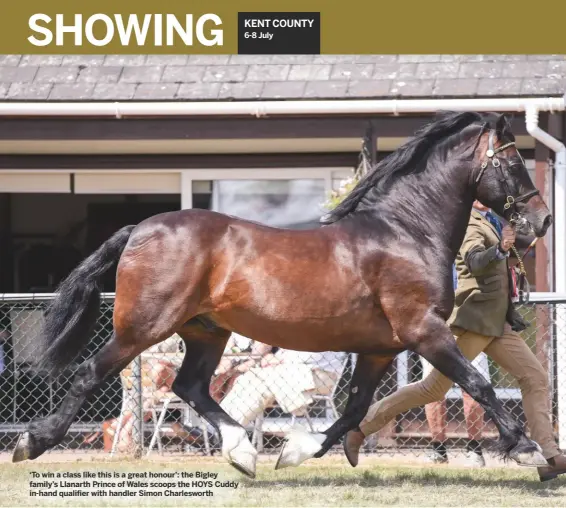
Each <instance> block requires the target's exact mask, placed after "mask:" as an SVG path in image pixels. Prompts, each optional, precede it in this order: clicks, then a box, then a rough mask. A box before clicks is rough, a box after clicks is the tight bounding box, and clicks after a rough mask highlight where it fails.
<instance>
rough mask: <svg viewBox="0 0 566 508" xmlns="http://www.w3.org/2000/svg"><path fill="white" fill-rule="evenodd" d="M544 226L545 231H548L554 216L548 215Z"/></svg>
mask: <svg viewBox="0 0 566 508" xmlns="http://www.w3.org/2000/svg"><path fill="white" fill-rule="evenodd" d="M542 225H543V226H544V229H545V230H547V229H548V228H549V227H550V226H551V225H552V215H547V216H546V218H545V219H544V221H543V223H542Z"/></svg>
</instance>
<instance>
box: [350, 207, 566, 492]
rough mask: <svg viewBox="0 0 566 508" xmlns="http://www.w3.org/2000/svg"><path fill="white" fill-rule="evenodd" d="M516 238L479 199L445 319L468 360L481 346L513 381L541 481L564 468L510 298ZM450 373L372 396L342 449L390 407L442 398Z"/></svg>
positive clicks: (355, 445) (540, 378)
mask: <svg viewBox="0 0 566 508" xmlns="http://www.w3.org/2000/svg"><path fill="white" fill-rule="evenodd" d="M514 242H515V231H514V230H513V228H512V227H510V226H505V227H504V228H502V227H501V223H500V222H499V220H498V219H497V218H496V217H495V216H494V215H493V214H492V213H491V211H490V210H489V208H487V207H485V206H484V205H482V204H481V203H480V202H479V201H476V202H474V209H473V210H472V214H471V217H470V221H469V223H468V229H467V231H466V236H465V238H464V241H463V243H462V247H461V248H460V252H459V253H458V256H457V257H456V270H457V272H458V288H457V289H456V300H455V305H454V311H453V312H452V315H451V316H450V319H449V320H448V323H449V324H450V327H451V329H452V332H453V333H454V335H455V338H456V342H457V344H458V347H459V348H460V349H461V350H462V353H463V354H464V356H466V358H468V359H469V360H473V359H474V358H476V356H478V355H479V354H480V353H481V352H482V351H485V352H486V353H487V354H488V355H489V356H490V357H491V358H492V359H493V360H494V361H495V362H497V363H498V364H499V365H500V366H501V367H503V368H504V369H505V370H506V371H508V372H509V373H510V374H511V375H512V376H513V377H514V378H515V379H516V380H517V382H518V383H519V387H520V389H521V393H522V396H523V408H524V411H525V416H526V419H527V423H528V425H529V428H530V431H531V437H532V439H534V440H535V441H536V442H537V443H538V444H539V445H540V446H541V448H542V450H543V455H544V457H545V458H546V459H547V461H548V466H547V467H539V468H538V473H539V477H540V480H541V481H547V480H552V479H554V478H556V477H557V476H558V475H560V474H563V473H566V457H565V456H564V455H563V454H561V452H560V449H559V448H558V446H557V444H556V441H555V440H554V435H553V431H552V424H551V421H550V416H549V415H550V396H549V391H548V380H547V373H546V372H545V371H544V368H543V367H542V365H541V364H540V362H539V361H538V360H537V358H536V356H535V355H534V354H533V352H532V351H531V350H530V348H529V347H528V346H527V345H526V344H525V342H524V340H523V339H522V338H521V336H520V335H519V334H518V333H517V332H520V331H522V330H524V329H525V328H526V324H525V323H524V321H523V320H522V319H521V317H520V315H519V313H518V312H517V311H516V310H515V309H514V306H513V303H512V301H511V294H510V290H509V287H510V284H509V275H508V263H507V258H508V255H509V250H510V249H511V247H512V246H513V244H514ZM451 385H452V381H450V380H449V379H448V378H446V377H445V376H443V375H442V374H441V373H440V372H439V371H437V370H436V369H433V370H432V371H431V372H430V373H429V374H428V375H427V376H426V377H424V378H423V380H422V381H420V382H417V383H412V384H409V385H406V386H404V387H402V388H400V389H399V390H397V391H396V392H395V393H393V394H391V395H390V396H388V397H386V398H384V399H382V400H380V401H378V402H376V403H375V404H374V405H373V406H371V407H370V408H369V410H368V413H367V415H366V417H365V418H364V420H363V421H362V423H361V424H360V426H359V428H357V429H354V430H352V431H350V432H348V433H347V434H346V437H345V438H344V450H345V453H346V456H347V458H348V460H349V461H350V464H352V465H353V466H356V465H357V463H358V455H359V450H360V447H361V445H362V444H363V442H364V440H365V438H366V436H369V435H370V434H373V433H375V432H377V431H378V430H380V429H381V428H382V427H383V426H384V425H385V424H386V423H387V422H389V421H390V420H391V419H393V418H394V417H395V416H396V415H398V414H400V413H402V412H404V411H408V410H409V409H412V408H414V407H418V406H423V405H425V404H429V403H431V402H436V401H439V400H442V399H443V398H444V396H445V394H446V392H448V390H449V389H450V387H451Z"/></svg>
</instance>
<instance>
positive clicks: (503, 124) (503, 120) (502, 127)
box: [495, 115, 511, 133]
mask: <svg viewBox="0 0 566 508" xmlns="http://www.w3.org/2000/svg"><path fill="white" fill-rule="evenodd" d="M510 127H511V126H510V124H509V119H508V118H507V117H506V116H505V115H499V117H498V118H497V122H496V124H495V130H496V131H497V132H500V133H504V132H505V131H506V130H509V129H510Z"/></svg>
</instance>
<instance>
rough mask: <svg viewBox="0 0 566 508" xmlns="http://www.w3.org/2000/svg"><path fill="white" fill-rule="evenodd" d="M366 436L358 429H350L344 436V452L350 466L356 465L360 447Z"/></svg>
mask: <svg viewBox="0 0 566 508" xmlns="http://www.w3.org/2000/svg"><path fill="white" fill-rule="evenodd" d="M365 438H366V436H364V433H363V432H362V431H361V430H360V429H354V430H350V431H349V432H347V433H346V435H345V436H344V453H345V454H346V458H347V459H348V462H349V463H350V464H351V466H352V467H356V466H357V465H358V459H359V455H360V448H361V447H362V445H363V444H364V440H365Z"/></svg>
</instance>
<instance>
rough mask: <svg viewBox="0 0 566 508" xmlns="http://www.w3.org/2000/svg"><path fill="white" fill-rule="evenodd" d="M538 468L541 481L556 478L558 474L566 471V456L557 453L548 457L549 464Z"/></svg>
mask: <svg viewBox="0 0 566 508" xmlns="http://www.w3.org/2000/svg"><path fill="white" fill-rule="evenodd" d="M537 470H538V477H539V478H540V481H541V482H547V481H548V480H554V479H555V478H556V477H557V476H558V475H561V474H564V473H566V456H564V455H562V454H560V455H556V456H555V457H552V458H551V459H548V466H545V467H539V468H537Z"/></svg>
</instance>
